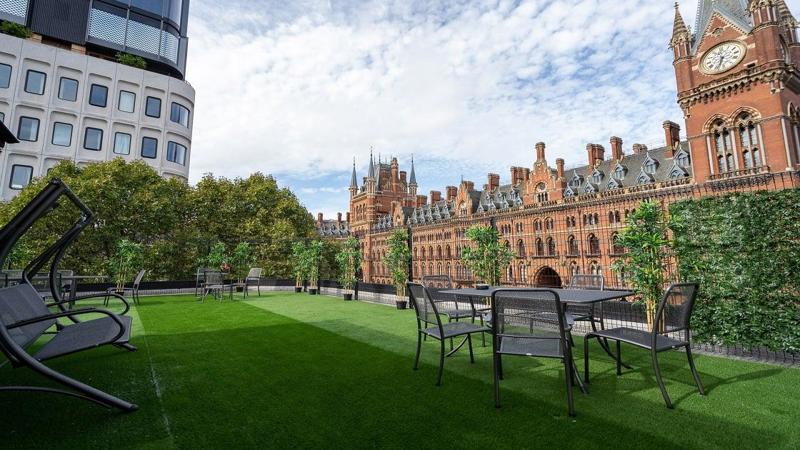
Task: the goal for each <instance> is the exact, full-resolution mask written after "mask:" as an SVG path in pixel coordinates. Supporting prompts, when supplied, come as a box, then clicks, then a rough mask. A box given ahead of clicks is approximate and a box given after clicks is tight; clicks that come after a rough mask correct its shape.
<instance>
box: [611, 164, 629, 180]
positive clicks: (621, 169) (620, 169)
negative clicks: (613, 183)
mask: <svg viewBox="0 0 800 450" xmlns="http://www.w3.org/2000/svg"><path fill="white" fill-rule="evenodd" d="M627 171H628V170H627V169H625V166H623V165H622V164H617V167H615V168H614V178H616V179H618V180H624V179H625V173H626V172H627Z"/></svg>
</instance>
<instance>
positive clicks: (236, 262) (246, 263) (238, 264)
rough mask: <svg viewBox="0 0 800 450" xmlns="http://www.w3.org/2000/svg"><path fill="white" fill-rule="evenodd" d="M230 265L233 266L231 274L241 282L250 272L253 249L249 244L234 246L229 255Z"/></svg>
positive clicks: (243, 243)
mask: <svg viewBox="0 0 800 450" xmlns="http://www.w3.org/2000/svg"><path fill="white" fill-rule="evenodd" d="M231 263H232V265H233V273H235V274H236V277H237V278H238V279H239V281H240V282H241V281H242V279H243V278H244V277H246V276H247V273H248V272H249V271H250V265H251V264H253V247H252V246H251V245H250V243H249V242H239V244H237V245H236V248H234V249H233V254H232V255H231Z"/></svg>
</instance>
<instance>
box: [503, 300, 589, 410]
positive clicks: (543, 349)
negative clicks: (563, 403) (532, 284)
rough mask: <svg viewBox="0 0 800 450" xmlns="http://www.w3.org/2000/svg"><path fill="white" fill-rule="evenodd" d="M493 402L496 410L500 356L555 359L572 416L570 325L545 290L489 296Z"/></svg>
mask: <svg viewBox="0 0 800 450" xmlns="http://www.w3.org/2000/svg"><path fill="white" fill-rule="evenodd" d="M492 326H493V329H494V339H493V340H492V354H493V355H494V358H493V360H494V365H493V367H494V400H495V406H496V407H498V408H499V407H500V380H502V379H503V360H502V356H503V355H510V356H528V357H540V358H554V359H559V360H561V362H562V363H563V364H564V380H565V382H566V387H567V407H568V411H569V415H570V416H574V415H575V406H574V401H573V395H572V387H573V384H574V382H575V380H576V379H577V373H576V369H575V363H574V361H573V360H572V346H571V345H570V341H569V332H570V325H569V324H568V323H567V320H566V316H565V313H564V307H563V305H562V304H561V299H560V298H559V296H558V294H557V293H556V292H554V291H552V290H547V289H525V290H516V289H514V290H509V289H499V290H497V291H495V292H494V294H493V295H492Z"/></svg>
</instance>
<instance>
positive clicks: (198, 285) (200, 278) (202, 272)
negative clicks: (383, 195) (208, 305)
mask: <svg viewBox="0 0 800 450" xmlns="http://www.w3.org/2000/svg"><path fill="white" fill-rule="evenodd" d="M209 272H219V269H214V268H211V267H198V268H197V271H196V272H195V274H194V296H195V297H200V294H202V293H203V286H205V284H206V273H209Z"/></svg>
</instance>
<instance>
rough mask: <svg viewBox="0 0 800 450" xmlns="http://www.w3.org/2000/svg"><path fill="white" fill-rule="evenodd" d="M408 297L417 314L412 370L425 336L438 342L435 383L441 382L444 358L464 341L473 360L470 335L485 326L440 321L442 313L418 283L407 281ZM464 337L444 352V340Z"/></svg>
mask: <svg viewBox="0 0 800 450" xmlns="http://www.w3.org/2000/svg"><path fill="white" fill-rule="evenodd" d="M406 286H407V288H408V293H409V298H410V299H411V304H412V305H413V307H414V312H415V313H416V315H417V354H416V356H415V357H414V370H417V368H418V367H419V355H420V353H421V351H422V340H423V338H424V337H426V336H430V337H431V338H433V339H437V340H438V341H439V342H440V349H439V376H438V378H437V381H436V385H437V386H440V385H441V384H442V375H443V374H444V358H445V356H451V355H453V354H455V352H457V351H458V350H459V349H460V348H461V347H463V346H464V343H466V344H467V345H468V347H469V359H470V362H472V363H474V362H475V357H474V355H473V353H472V335H473V334H474V333H482V332H484V331H486V328H485V327H482V326H479V325H476V324H474V323H472V322H447V323H445V322H442V314H441V313H440V312H439V310H438V309H437V305H436V302H435V301H434V300H433V298H432V297H431V295H430V292H429V291H428V288H426V287H425V286H423V285H421V284H419V283H407V284H406ZM462 336H463V337H464V340H463V341H461V343H460V344H458V346H457V347H456V348H454V349H453V350H451V351H450V352H449V353H445V349H444V341H445V340H446V339H450V338H457V337H462Z"/></svg>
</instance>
